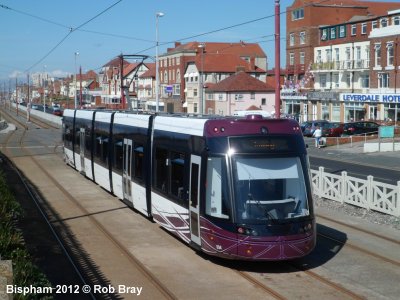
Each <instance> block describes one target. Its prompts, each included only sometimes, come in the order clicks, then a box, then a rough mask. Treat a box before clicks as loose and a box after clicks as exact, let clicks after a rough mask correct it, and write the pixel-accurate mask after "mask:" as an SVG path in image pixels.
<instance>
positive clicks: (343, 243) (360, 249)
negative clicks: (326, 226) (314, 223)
mask: <svg viewBox="0 0 400 300" xmlns="http://www.w3.org/2000/svg"><path fill="white" fill-rule="evenodd" d="M317 218H319V219H324V220H327V221H329V222H331V223H334V224H337V225H340V226H343V227H345V228H349V229H351V230H355V231H358V232H360V233H363V234H367V235H369V236H371V237H374V238H377V239H380V240H382V241H385V242H388V243H391V244H394V245H395V246H400V241H399V240H396V239H393V238H390V237H387V236H384V235H381V234H378V233H376V232H372V231H370V230H366V229H364V228H360V227H357V226H354V225H351V224H347V223H344V222H341V221H338V220H334V219H332V218H329V217H326V216H321V215H317ZM317 235H318V236H320V237H322V238H325V239H327V240H330V241H332V242H334V243H336V244H338V245H340V246H342V247H348V248H350V249H352V250H355V251H358V252H361V253H363V254H366V255H368V256H370V257H373V258H376V259H379V260H382V261H384V262H386V263H389V264H391V265H393V266H396V267H400V261H398V260H394V259H391V258H388V257H385V256H383V255H381V254H378V253H376V252H373V251H370V250H368V249H365V248H363V247H360V246H358V245H355V244H354V243H351V242H349V241H343V240H341V239H338V238H336V237H334V236H331V235H329V234H324V233H321V232H318V233H317Z"/></svg>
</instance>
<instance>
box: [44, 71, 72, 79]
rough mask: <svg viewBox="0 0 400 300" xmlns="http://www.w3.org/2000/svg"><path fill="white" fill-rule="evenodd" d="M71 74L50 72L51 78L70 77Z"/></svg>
mask: <svg viewBox="0 0 400 300" xmlns="http://www.w3.org/2000/svg"><path fill="white" fill-rule="evenodd" d="M70 74H71V73H70V72H65V71H62V70H54V71H51V72H49V75H50V77H58V78H62V77H68V76H69V75H70Z"/></svg>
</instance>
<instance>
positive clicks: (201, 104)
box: [198, 43, 206, 115]
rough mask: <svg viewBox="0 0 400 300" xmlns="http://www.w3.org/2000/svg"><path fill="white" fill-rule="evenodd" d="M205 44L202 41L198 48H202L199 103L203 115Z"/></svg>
mask: <svg viewBox="0 0 400 300" xmlns="http://www.w3.org/2000/svg"><path fill="white" fill-rule="evenodd" d="M205 46H206V45H205V44H204V43H200V44H199V45H198V48H200V49H201V57H200V59H201V67H200V74H199V77H200V81H199V83H200V89H199V92H200V103H199V111H200V114H201V115H202V114H204V97H203V73H204V67H203V60H204V58H203V57H204V48H205Z"/></svg>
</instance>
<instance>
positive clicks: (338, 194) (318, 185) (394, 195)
mask: <svg viewBox="0 0 400 300" xmlns="http://www.w3.org/2000/svg"><path fill="white" fill-rule="evenodd" d="M311 181H312V186H313V191H314V194H315V195H317V196H319V197H321V198H326V199H331V200H334V201H338V202H340V203H348V204H352V205H355V206H359V207H363V208H366V209H368V210H370V209H371V210H375V211H379V212H382V213H385V214H389V215H393V216H396V217H400V181H398V182H397V185H393V184H386V183H382V182H377V181H374V178H373V176H368V177H367V180H363V179H359V178H356V177H351V176H347V172H345V171H343V172H342V173H341V175H336V174H330V173H326V172H324V167H319V169H318V170H311Z"/></svg>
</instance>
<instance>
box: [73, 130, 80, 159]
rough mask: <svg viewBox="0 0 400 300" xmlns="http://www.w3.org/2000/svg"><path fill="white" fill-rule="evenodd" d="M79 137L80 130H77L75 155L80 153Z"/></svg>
mask: <svg viewBox="0 0 400 300" xmlns="http://www.w3.org/2000/svg"><path fill="white" fill-rule="evenodd" d="M80 136H81V129H80V128H77V129H76V131H75V149H74V151H75V153H79V152H80V151H81V140H80Z"/></svg>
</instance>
